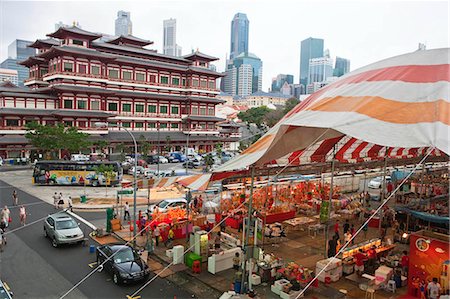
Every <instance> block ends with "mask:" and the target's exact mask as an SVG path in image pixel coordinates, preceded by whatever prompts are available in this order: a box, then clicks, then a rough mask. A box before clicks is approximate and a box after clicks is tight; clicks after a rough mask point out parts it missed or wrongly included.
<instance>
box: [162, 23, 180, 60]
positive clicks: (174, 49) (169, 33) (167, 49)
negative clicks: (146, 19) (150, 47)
mask: <svg viewBox="0 0 450 299" xmlns="http://www.w3.org/2000/svg"><path fill="white" fill-rule="evenodd" d="M163 27H164V32H163V53H164V54H165V55H170V56H181V47H180V46H178V45H177V20H176V19H169V20H164V21H163Z"/></svg>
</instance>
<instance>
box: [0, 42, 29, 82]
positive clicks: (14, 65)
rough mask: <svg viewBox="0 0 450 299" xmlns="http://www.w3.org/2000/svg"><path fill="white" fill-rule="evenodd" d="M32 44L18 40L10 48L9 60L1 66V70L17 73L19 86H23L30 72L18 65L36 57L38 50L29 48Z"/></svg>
mask: <svg viewBox="0 0 450 299" xmlns="http://www.w3.org/2000/svg"><path fill="white" fill-rule="evenodd" d="M32 43H33V42H31V41H27V40H21V39H16V40H15V41H13V42H12V43H11V44H10V45H9V46H8V59H6V60H5V61H3V62H2V63H1V64H0V67H1V68H4V69H10V70H16V71H17V73H18V84H19V86H23V81H25V80H26V79H27V78H28V74H29V71H28V69H27V68H26V67H24V66H22V65H20V64H18V63H19V62H21V61H23V60H26V59H27V58H28V57H30V56H34V55H36V50H35V49H34V48H29V47H28V45H31V44H32Z"/></svg>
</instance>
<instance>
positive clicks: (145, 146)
mask: <svg viewBox="0 0 450 299" xmlns="http://www.w3.org/2000/svg"><path fill="white" fill-rule="evenodd" d="M138 145H139V147H140V150H141V154H142V155H143V156H144V158H146V157H147V155H148V152H149V151H150V149H151V147H152V145H151V144H150V142H148V141H147V139H145V136H144V135H141V136H139V140H138Z"/></svg>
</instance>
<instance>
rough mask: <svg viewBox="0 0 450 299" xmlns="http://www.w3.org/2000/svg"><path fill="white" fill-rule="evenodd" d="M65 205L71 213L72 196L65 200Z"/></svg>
mask: <svg viewBox="0 0 450 299" xmlns="http://www.w3.org/2000/svg"><path fill="white" fill-rule="evenodd" d="M67 205H68V208H69V210H70V211H71V212H72V196H70V195H69V197H68V198H67Z"/></svg>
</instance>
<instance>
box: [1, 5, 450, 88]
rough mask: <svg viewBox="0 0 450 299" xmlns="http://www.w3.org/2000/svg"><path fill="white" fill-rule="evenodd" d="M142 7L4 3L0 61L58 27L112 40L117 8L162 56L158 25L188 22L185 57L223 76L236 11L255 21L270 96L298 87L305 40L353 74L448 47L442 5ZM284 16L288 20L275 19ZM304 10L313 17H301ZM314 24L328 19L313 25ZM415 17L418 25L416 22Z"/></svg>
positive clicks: (182, 31)
mask: <svg viewBox="0 0 450 299" xmlns="http://www.w3.org/2000/svg"><path fill="white" fill-rule="evenodd" d="M105 3H108V5H105ZM142 3H143V2H138V1H130V2H119V1H116V2H106V1H103V2H92V3H91V2H83V3H74V2H64V1H58V2H46V3H45V5H42V3H40V2H3V3H2V7H1V10H2V12H3V15H2V24H1V32H0V33H1V34H0V38H1V40H0V60H1V61H3V60H4V59H6V58H7V46H8V45H9V44H10V43H11V42H12V41H13V40H15V39H25V40H36V39H38V38H44V37H45V34H46V33H48V32H49V31H51V30H52V29H53V28H54V24H55V23H56V22H58V21H63V22H64V23H68V24H72V23H73V21H77V22H79V23H80V24H82V25H83V28H84V29H86V30H89V31H94V32H102V33H109V34H112V33H113V32H114V20H115V18H116V14H117V11H118V10H125V11H130V13H131V14H132V15H133V35H135V36H138V37H140V38H144V39H149V40H152V41H154V42H155V45H154V46H152V47H150V48H152V49H158V50H159V49H161V48H162V45H163V43H162V39H163V36H162V32H161V22H162V21H163V20H164V19H169V18H171V17H172V18H176V19H177V21H179V22H180V24H183V26H179V28H177V31H178V32H177V40H179V44H182V45H184V47H185V49H186V50H185V53H189V52H191V50H196V49H197V48H198V49H199V50H200V51H202V52H205V53H208V54H211V55H214V56H217V57H219V58H220V60H219V61H217V62H216V63H215V64H216V66H217V69H218V71H224V69H225V58H226V57H227V56H229V54H230V53H229V50H230V45H229V41H230V23H229V22H230V21H229V20H230V19H232V18H233V16H234V15H235V14H236V13H238V12H242V13H245V14H246V15H247V16H248V18H249V19H250V20H251V22H252V26H251V27H250V32H249V35H251V42H252V45H251V52H253V53H257V54H258V56H259V57H260V58H261V59H262V60H263V61H264V77H263V90H267V89H268V88H269V87H270V85H271V80H272V78H273V77H274V76H276V75H277V74H280V73H287V74H293V75H294V81H295V82H298V80H299V69H298V66H299V64H300V56H299V52H300V41H301V40H304V39H306V38H308V37H310V36H313V37H318V38H322V39H324V40H325V48H329V49H332V52H333V54H335V55H339V56H340V57H345V58H347V59H350V60H351V62H352V63H351V70H355V69H357V68H359V67H362V66H365V65H367V64H370V63H373V62H376V61H378V60H381V59H385V58H388V57H391V56H395V55H401V54H404V53H408V52H413V51H415V50H416V49H417V46H418V43H419V42H421V43H426V45H427V48H428V49H433V48H442V47H448V46H449V39H448V33H449V32H448V31H449V29H448V19H449V18H448V3H447V2H445V1H441V2H404V1H402V2H399V1H393V2H380V3H373V2H366V1H363V2H344V3H340V4H333V3H327V6H328V7H330V8H334V9H328V10H326V11H322V10H318V9H317V8H320V6H322V5H323V3H321V2H317V3H316V2H314V3H313V2H304V1H300V2H293V1H281V2H280V3H279V4H280V5H277V6H276V7H275V6H273V5H271V4H273V3H272V2H269V1H262V2H261V3H260V4H258V6H257V7H255V6H254V5H253V3H251V2H249V1H239V2H238V1H227V2H224V1H223V2H222V1H218V2H214V5H211V4H212V2H209V1H189V3H182V2H175V1H164V2H158V1H151V2H149V5H142ZM146 3H147V2H146ZM282 4H287V5H289V7H290V9H289V10H285V9H283V8H285V5H282ZM406 8H407V9H406ZM281 10H282V12H283V14H279V13H278V12H281ZM86 11H92V12H93V11H96V14H97V15H96V16H95V17H94V14H93V13H92V14H91V13H86ZM193 11H195V12H196V13H198V14H201V15H202V18H203V20H202V22H201V23H199V22H198V19H197V18H193V17H192V12H193ZM299 11H309V13H307V14H304V15H303V14H302V17H301V18H298V17H296V16H298V12H299ZM316 11H317V12H316ZM336 14H339V15H340V18H339V21H337V19H336V18H333V17H332V15H336ZM41 15H47V16H55V17H54V18H52V17H46V18H42V20H40V22H37V23H36V24H35V25H33V26H28V25H27V24H26V23H24V22H23V19H32V18H36V17H38V16H41ZM218 16H219V17H218ZM269 17H270V18H269ZM316 18H320V19H322V20H329V21H328V22H313V20H314V19H316ZM417 19H420V20H421V22H416V21H415V20H417ZM21 20H22V21H21ZM280 22H283V24H284V27H285V28H291V29H290V30H283V32H281V31H280V30H276V28H277V27H276V25H277V24H279V23H280ZM204 24H211V25H209V26H204ZM310 24H314V26H311V25H310ZM355 24H358V26H354V25H355ZM11 28H13V30H11ZM158 52H160V50H159V51H158ZM281 58H282V59H281Z"/></svg>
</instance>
